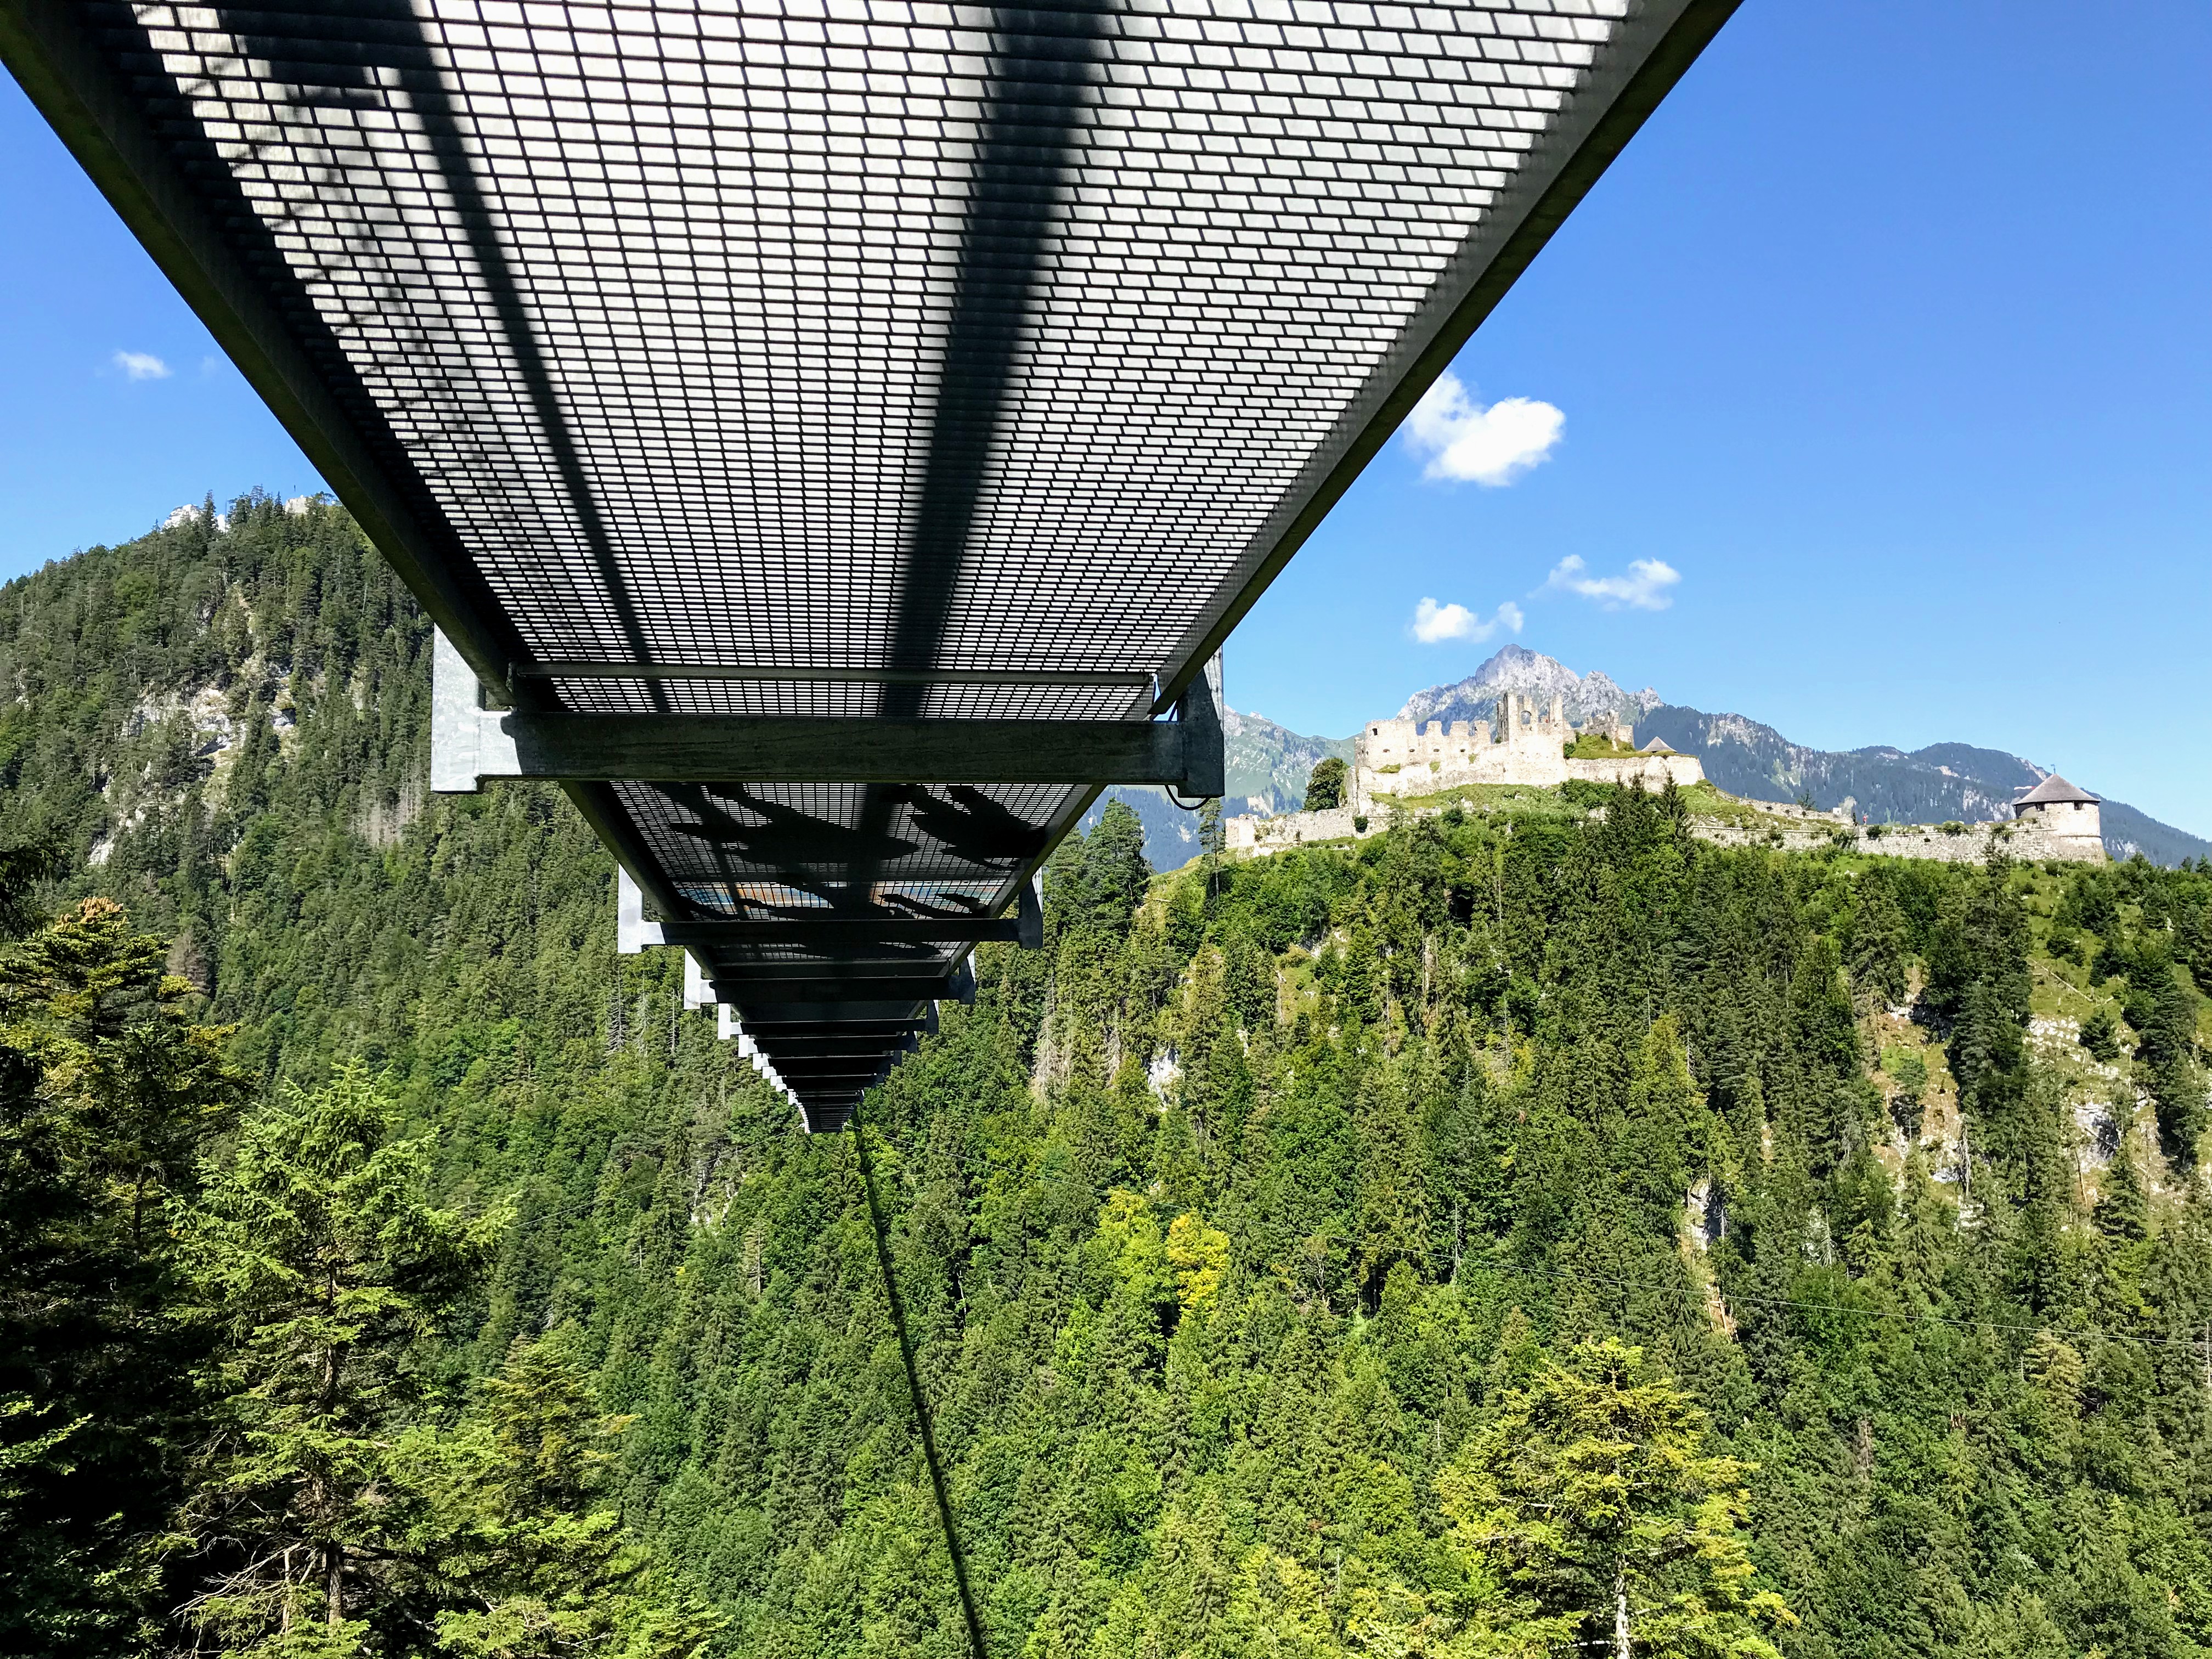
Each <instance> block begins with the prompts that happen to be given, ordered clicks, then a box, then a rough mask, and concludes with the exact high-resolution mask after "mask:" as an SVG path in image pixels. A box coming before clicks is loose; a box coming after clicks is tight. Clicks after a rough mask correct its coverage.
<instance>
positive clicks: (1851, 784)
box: [1092, 642, 2212, 869]
mask: <svg viewBox="0 0 2212 1659" xmlns="http://www.w3.org/2000/svg"><path fill="white" fill-rule="evenodd" d="M1509 690H1510V691H1516V692H1518V693H1520V694H1522V696H1526V697H1528V698H1529V699H1530V700H1531V701H1532V702H1535V703H1536V704H1538V705H1539V706H1540V707H1541V706H1548V705H1549V703H1550V702H1551V700H1552V699H1553V697H1555V696H1556V697H1558V698H1559V699H1560V700H1561V701H1562V702H1565V705H1566V710H1567V715H1568V718H1569V719H1571V720H1573V721H1574V722H1575V723H1576V724H1577V726H1588V725H1589V724H1591V723H1592V722H1593V721H1605V722H1610V721H1613V720H1619V721H1620V722H1622V723H1623V724H1626V725H1629V726H1633V727H1634V729H1635V733H1636V741H1637V743H1638V744H1639V745H1641V744H1647V743H1650V742H1651V741H1652V740H1653V739H1654V738H1657V739H1659V740H1661V741H1662V742H1665V743H1666V744H1669V745H1670V746H1671V747H1673V748H1675V749H1678V750H1681V751H1682V752H1683V753H1684V754H1690V755H1696V756H1698V757H1699V758H1700V759H1701V760H1703V761H1704V763H1705V775H1706V776H1707V777H1708V778H1710V779H1711V780H1712V781H1713V782H1714V784H1715V785H1717V787H1720V788H1722V789H1724V790H1726V791H1727V792H1728V793H1730V794H1732V795H1737V796H1741V797H1742V798H1744V799H1747V800H1771V801H1796V800H1797V799H1800V798H1801V797H1807V796H1809V797H1810V798H1811V799H1812V802H1813V805H1815V806H1817V807H1820V808H1821V809H1823V810H1832V809H1833V808H1835V807H1838V806H1840V805H1843V804H1844V800H1845V799H1850V801H1851V802H1852V803H1853V805H1854V808H1855V810H1857V811H1858V812H1860V813H1862V814H1863V815H1865V816H1867V817H1869V818H1871V819H1872V820H1874V821H1875V822H1877V823H1946V822H1948V821H1950V820H1953V819H1956V820H1958V821H1959V822H1960V823H1995V822H1998V821H2000V820H2002V819H2005V818H2008V817H2011V816H2012V803H2013V801H2014V800H2015V799H2017V798H2018V797H2019V795H2020V794H2021V792H2022V791H2024V790H2027V789H2031V788H2033V787H2035V785H2036V784H2038V783H2039V782H2041V781H2043V780H2044V779H2045V778H2046V777H2049V776H2050V775H2051V773H2050V772H2049V771H2048V770H2046V769H2044V768H2043V767H2040V766H2038V765H2036V764H2035V763H2033V761H2029V760H2026V759H2023V758H2022V757H2020V756H2018V755H2014V754H2008V753H2007V752H2006V751H2004V750H1997V749H1984V748H1981V747H1978V745H1976V744H1966V743H1953V742H1946V743H1936V744H1928V745H1927V746H1926V747H1924V748H1921V749H1915V750H1902V749H1899V748H1896V747H1895V746H1893V745H1891V744H1869V745H1868V746H1866V747H1864V748H1862V749H1852V750H1826V749H1814V748H1813V747H1811V746H1810V745H1808V744H1799V743H1793V742H1791V741H1790V739H1789V738H1785V737H1784V736H1783V735H1782V733H1781V732H1778V731H1777V730H1776V729H1775V728H1774V727H1772V726H1768V725H1765V724H1764V723H1763V722H1761V721H1759V720H1753V719H1752V718H1751V717H1750V716H1748V715H1746V714H1734V713H1726V712H1723V713H1718V714H1709V713H1707V712H1706V711H1705V710H1703V709H1699V708H1690V707H1688V706H1687V705H1686V704H1675V703H1670V702H1668V701H1667V700H1666V699H1665V698H1663V697H1662V696H1660V694H1659V693H1658V691H1657V690H1655V689H1653V688H1651V687H1650V686H1646V687H1645V688H1644V690H1641V691H1635V692H1631V691H1626V690H1623V689H1622V688H1621V686H1620V684H1619V683H1618V682H1616V681H1615V680H1613V678H1611V677H1610V676H1609V675H1607V673H1606V672H1605V671H1603V670H1602V669H1593V670H1591V671H1589V673H1587V674H1578V673H1577V672H1576V671H1574V670H1573V669H1571V668H1569V667H1568V666H1567V665H1565V664H1564V663H1562V662H1560V661H1559V659H1557V658H1556V657H1549V656H1546V655H1545V654H1544V653H1541V652H1539V651H1532V650H1530V649H1529V648H1528V647H1526V646H1524V645H1521V644H1519V643H1517V642H1516V643H1513V644H1509V645H1507V646H1505V647H1502V648H1501V649H1499V650H1498V651H1497V652H1495V653H1492V655H1491V656H1490V657H1489V659H1487V660H1486V661H1485V662H1484V663H1483V664H1482V665H1480V667H1478V668H1477V669H1476V670H1475V671H1474V673H1472V674H1470V675H1468V676H1467V677H1466V678H1464V679H1460V680H1455V681H1452V682H1449V683H1446V684H1437V685H1431V686H1429V687H1426V688H1425V689H1424V690H1419V691H1416V692H1414V693H1413V696H1410V697H1408V698H1407V700H1406V702H1405V703H1404V704H1403V706H1402V707H1401V708H1400V709H1399V711H1398V714H1397V718H1399V719H1400V720H1417V721H1420V722H1423V723H1425V722H1427V721H1430V720H1437V721H1441V722H1443V723H1444V724H1447V725H1449V723H1450V722H1452V721H1455V720H1468V721H1470V722H1472V721H1474V720H1492V719H1494V718H1495V717H1496V711H1497V704H1498V694H1499V693H1501V692H1504V691H1509ZM1225 726H1226V727H1227V729H1228V733H1229V757H1228V759H1229V790H1228V793H1227V795H1226V797H1225V799H1224V803H1223V810H1224V811H1226V812H1229V813H1231V814H1235V813H1237V812H1240V811H1249V812H1253V813H1256V814H1259V815H1261V816H1263V817H1264V816H1270V815H1273V814H1274V813H1279V812H1286V811H1297V808H1298V806H1299V805H1300V804H1301V802H1302V801H1303V799H1304V788H1305V778H1306V775H1308V774H1309V773H1310V771H1311V770H1312V769H1313V766H1314V763H1316V762H1317V761H1319V760H1320V759H1321V758H1322V757H1323V756H1324V755H1334V756H1336V757H1338V758H1340V759H1342V760H1346V761H1349V760H1350V759H1351V758H1352V738H1318V737H1309V736H1306V735H1304V734H1303V733H1299V732H1292V731H1291V730H1290V728H1289V727H1287V726H1282V725H1280V724H1279V723H1277V722H1276V721H1273V720H1265V719H1262V718H1261V716H1259V715H1256V714H1230V715H1229V716H1228V717H1227V719H1226V720H1225ZM2072 781H2075V782H2076V783H2079V782H2081V779H2079V778H2075V779H2074V780H2072ZM2084 787H2088V786H2086V785H2085V786H2084ZM1108 798H1114V799H1123V800H1127V802H1128V803H1129V805H1131V806H1132V807H1133V808H1134V809H1135V810H1136V812H1137V815H1138V817H1139V819H1140V820H1142V821H1143V823H1144V825H1145V830H1146V843H1145V844H1146V856H1148V857H1149V858H1151V859H1152V862H1153V864H1154V865H1155V866H1158V867H1159V868H1162V869H1169V868H1173V867H1174V866H1177V865H1181V864H1182V863H1184V862H1185V861H1187V860H1189V859H1190V858H1192V857H1193V856H1194V855H1195V854H1197V852H1198V850H1199V849H1198V818H1197V815H1196V814H1195V813H1194V812H1188V811H1184V810H1183V809H1182V808H1180V807H1177V806H1176V805H1175V804H1174V803H1173V802H1172V801H1170V799H1168V798H1167V796H1166V794H1165V793H1164V792H1163V791H1160V790H1139V789H1121V790H1115V791H1111V792H1109V797H1108ZM1101 804H1102V805H1103V799H1102V803H1101ZM1092 817H1093V818H1094V819H1095V817H1096V809H1094V811H1093V814H1092ZM2103 817H2104V827H2105V849H2106V852H2107V853H2108V854H2111V855H2112V857H2113V858H2115V859H2127V858H2130V857H2132V856H2134V855H2135V854H2137V853H2140V854H2142V855H2143V856H2144V857H2145V858H2147V859H2148V860H2150V861H2151V862H2152V863H2154V864H2161V865H2166V866H2173V865H2178V864H2179V863H2180V862H2181V860H2184V859H2206V858H2212V840H2208V839H2206V838H2205V837H2203V836H2197V835H2193V834H2191V832H2190V831H2188V830H2186V829H2180V828H2179V827H2177V826H2175V825H2173V824H2170V823H2161V822H2160V820H2158V819H2156V818H2154V817H2151V816H2150V814H2148V812H2145V811H2142V809H2141V808H2139V807H2135V806H2130V805H2128V804H2127V803H2126V802H2125V801H2121V800H2115V799H2111V798H2110V797H2106V799H2105V802H2104V811H2103Z"/></svg>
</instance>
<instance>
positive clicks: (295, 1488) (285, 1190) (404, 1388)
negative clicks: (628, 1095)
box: [174, 1066, 504, 1655]
mask: <svg viewBox="0 0 2212 1659" xmlns="http://www.w3.org/2000/svg"><path fill="white" fill-rule="evenodd" d="M393 1128H394V1125H393V1121H392V1105H391V1103H390V1102H389V1101H387V1100H386V1099H385V1098H384V1097H383V1096H382V1095H380V1093H379V1092H378V1091H377V1090H376V1088H375V1087H374V1085H373V1084H372V1083H371V1081H370V1080H369V1078H368V1073H367V1072H366V1070H365V1069H363V1068H362V1067H361V1066H348V1067H345V1068H343V1069H342V1070H340V1071H339V1072H338V1073H337V1075H335V1076H334V1077H333V1078H332V1079H331V1081H330V1083H329V1084H328V1085H325V1087H324V1088H322V1089H320V1090H319V1091H315V1092H314V1093H313V1094H308V1093H306V1092H304V1091H301V1090H300V1089H299V1088H298V1087H296V1086H288V1087H287V1088H286V1089H285V1090H284V1091H283V1093H282V1094H281V1095H280V1096H279V1097H277V1098H276V1100H275V1101H273V1102H271V1103H269V1104H268V1105H266V1106H264V1108H263V1109H260V1110H259V1111H258V1112H256V1113H255V1114H253V1115H252V1116H251V1117H250V1118H248V1119H247V1120H246V1122H245V1124H244V1125H243V1126H242V1127H241V1128H240V1133H239V1138H238V1145H237V1148H236V1150H235V1152H234V1153H233V1154H232V1155H231V1156H230V1157H228V1158H225V1159H222V1160H221V1161H211V1162H210V1163H208V1164H206V1165H205V1166H204V1171H203V1176H202V1179H203V1183H204V1188H205V1195H204V1200H203V1202H202V1204H201V1205H200V1206H198V1207H197V1209H196V1210H194V1211H192V1212H189V1213H186V1214H183V1215H180V1216H179V1223H180V1225H182V1227H183V1228H184V1229H185V1263H186V1267H187V1271H188V1272H189V1273H190V1274H191V1280H192V1285H193V1288H194V1290H195V1291H196V1293H197V1297H198V1298H199V1300H200V1304H201V1305H202V1307H203V1308H204V1310H205V1311H206V1316H207V1317H208V1318H209V1319H210V1320H211V1321H213V1322H216V1323H217V1324H218V1326H219V1328H221V1330H222V1334H223V1335H224V1336H225V1338H226V1339H227V1346H226V1348H225V1350H224V1352H222V1354H221V1356H220V1357H219V1358H218V1359H217V1361H216V1364H214V1365H213V1366H212V1367H211V1368H210V1370H209V1371H208V1373H207V1375H206V1376H205V1378H204V1383H205V1386H206V1388H207V1389H208V1390H209V1391H210V1394H211V1395H214V1396H215V1397H216V1399H217V1401H219V1402H220V1403H219V1406H218V1414H219V1419H220V1425H221V1432H220V1433H219V1435H218V1436H217V1437H216V1439H215V1441H214V1442H213V1443H212V1445H211V1447H210V1451H209V1454H208V1455H207V1458H206V1462H205V1464H204V1468H202V1469H201V1470H200V1471H198V1475H197V1486H196V1490H195V1491H194V1492H193V1493H192V1495H191V1498H190V1499H189V1501H188V1502H187V1503H186V1504H185V1508H184V1510H183V1513H182V1515H181V1516H180V1517H179V1524H178V1536H177V1539H176V1541H175V1545H174V1547H175V1548H176V1549H177V1550H178V1551H179V1553H187V1554H188V1555H189V1557H190V1559H191V1560H192V1562H193V1563H194V1564H195V1565H196V1566H197V1568H198V1569H199V1570H200V1572H201V1574H202V1589H201V1590H200V1592H199V1594H198V1595H196V1596H194V1597H193V1598H192V1599H191V1601H189V1602H188V1603H187V1604H186V1607H185V1618H186V1620H187V1622H188V1624H189V1625H190V1626H191V1628H192V1629H193V1630H195V1631H196V1632H198V1633H199V1634H200V1636H201V1637H202V1638H214V1639H216V1640H219V1641H220V1642H222V1644H225V1645H226V1646H228V1647H230V1648H233V1649H235V1650H251V1651H255V1652H268V1653H271V1654H276V1653H292V1652H298V1653H302V1654H306V1653H315V1654H324V1653H328V1654H333V1655H335V1654H337V1653H341V1652H344V1651H348V1650H349V1649H350V1648H351V1647H353V1646H355V1645H356V1644H359V1643H361V1642H362V1641H364V1640H366V1639H367V1638H368V1635H369V1633H370V1632H371V1630H372V1629H373V1628H374V1624H375V1622H376V1620H377V1619H378V1617H379V1614H380V1610H381V1609H380V1602H381V1601H383V1600H384V1599H385V1597H386V1596H387V1595H389V1594H390V1593H391V1590H390V1578H391V1575H390V1571H389V1568H388V1565H387V1561H388V1557H389V1554H390V1537H389V1531H390V1526H391V1515H390V1512H389V1509H388V1497H387V1495H386V1494H388V1492H389V1490H390V1489H391V1488H392V1486H395V1485H396V1484H397V1480H396V1477H395V1471H394V1468H393V1462H392V1460H393V1446H394V1443H395V1441H396V1438H397V1436H396V1429H397V1426H398V1422H400V1421H403V1420H404V1417H405V1415H406V1414H407V1413H408V1411H409V1409H410V1407H411V1406H413V1405H414V1404H415V1403H416V1400H417V1399H418V1398H419V1389H420V1388H421V1379H420V1378H419V1376H414V1375H412V1374H411V1373H412V1370H413V1368H414V1367H415V1366H416V1364H418V1362H419V1353H418V1345H419V1344H420V1343H421V1341H422V1339H423V1338H424V1336H425V1335H426V1334H428V1331H429V1329H430V1328H431V1326H432V1324H433V1322H435V1320H436V1319H437V1317H438V1316H440V1315H441V1313H442V1312H443V1311H444V1310H446V1309H447V1307H449V1306H450V1305H451V1304H452V1302H453V1298H454V1297H456V1296H457V1295H458V1294H459V1292H460V1291H462V1290H463V1289H464V1288H465V1285H466V1284H467V1283H468V1280H469V1277H470V1275H471V1272H472V1271H473V1270H474V1268H475V1267H476V1266H477V1264H478V1263H479V1262H480V1261H482V1259H483V1255H484V1253H485V1251H486V1250H487V1249H489V1246H490V1244H491V1243H493V1241H494V1240H495V1237H497V1234H498V1231H499V1230H500V1228H501V1225H503V1221H504V1218H503V1217H500V1216H496V1215H495V1216H489V1217H485V1218H478V1219H476V1220H471V1219H469V1218H465V1217H464V1216H463V1215H461V1214H460V1213H459V1212H456V1211H453V1210H448V1209H441V1208H439V1207H437V1206H435V1205H433V1204H432V1203H431V1202H430V1200H429V1198H428V1185H429V1170H430V1146H429V1143H428V1141H427V1140H421V1139H416V1140H402V1139H397V1138H396V1137H395V1135H394V1133H393Z"/></svg>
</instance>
